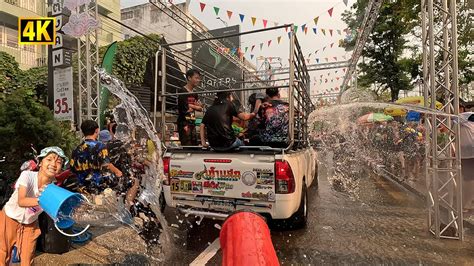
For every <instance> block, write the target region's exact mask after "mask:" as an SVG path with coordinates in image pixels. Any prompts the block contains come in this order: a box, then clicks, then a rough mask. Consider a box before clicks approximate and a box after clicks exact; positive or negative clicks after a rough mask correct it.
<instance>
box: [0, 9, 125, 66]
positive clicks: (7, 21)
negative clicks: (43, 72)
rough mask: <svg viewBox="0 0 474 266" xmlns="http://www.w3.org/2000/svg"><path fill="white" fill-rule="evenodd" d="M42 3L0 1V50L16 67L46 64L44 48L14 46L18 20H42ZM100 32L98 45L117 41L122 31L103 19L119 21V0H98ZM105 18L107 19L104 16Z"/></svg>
mask: <svg viewBox="0 0 474 266" xmlns="http://www.w3.org/2000/svg"><path fill="white" fill-rule="evenodd" d="M47 2H48V1H46V0H0V51H3V52H6V53H8V54H10V55H12V56H14V57H15V59H16V61H17V62H18V63H19V65H20V68H21V69H23V70H25V69H28V68H31V67H38V66H44V65H46V64H47V63H48V60H47V57H48V51H47V50H48V49H47V46H45V45H20V44H18V18H19V17H29V18H34V17H46V16H47V14H48V5H47ZM98 9H99V19H100V21H101V23H100V29H99V31H98V35H99V46H105V45H107V44H110V43H111V42H114V41H120V40H122V39H123V37H122V28H121V26H120V25H118V24H114V23H112V22H111V21H110V19H108V18H107V17H110V18H113V19H115V20H118V21H120V0H98ZM105 16H107V17H105Z"/></svg>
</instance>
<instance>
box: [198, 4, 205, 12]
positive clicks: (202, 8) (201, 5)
mask: <svg viewBox="0 0 474 266" xmlns="http://www.w3.org/2000/svg"><path fill="white" fill-rule="evenodd" d="M199 6H200V7H201V12H203V11H204V8H205V7H206V4H204V3H199Z"/></svg>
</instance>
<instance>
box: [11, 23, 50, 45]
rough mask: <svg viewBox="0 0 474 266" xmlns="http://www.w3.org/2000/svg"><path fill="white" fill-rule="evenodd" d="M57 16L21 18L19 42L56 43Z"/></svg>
mask: <svg viewBox="0 0 474 266" xmlns="http://www.w3.org/2000/svg"><path fill="white" fill-rule="evenodd" d="M55 41H56V19H55V18H19V19H18V42H19V43H20V44H55Z"/></svg>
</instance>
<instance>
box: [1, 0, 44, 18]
mask: <svg viewBox="0 0 474 266" xmlns="http://www.w3.org/2000/svg"><path fill="white" fill-rule="evenodd" d="M3 1H5V3H7V4H10V5H13V6H17V7H20V8H23V9H26V10H29V11H31V12H34V13H36V14H38V15H42V16H44V15H46V5H45V1H43V0H3Z"/></svg>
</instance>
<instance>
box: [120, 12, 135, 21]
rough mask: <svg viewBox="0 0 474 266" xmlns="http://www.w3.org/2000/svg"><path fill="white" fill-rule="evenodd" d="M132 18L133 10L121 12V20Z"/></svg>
mask: <svg viewBox="0 0 474 266" xmlns="http://www.w3.org/2000/svg"><path fill="white" fill-rule="evenodd" d="M132 18H133V11H127V12H122V20H125V19H132Z"/></svg>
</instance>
